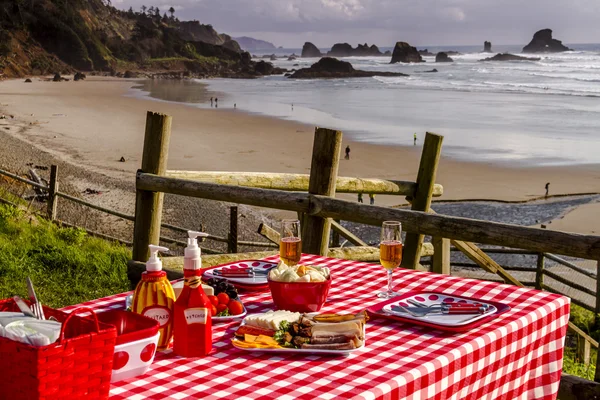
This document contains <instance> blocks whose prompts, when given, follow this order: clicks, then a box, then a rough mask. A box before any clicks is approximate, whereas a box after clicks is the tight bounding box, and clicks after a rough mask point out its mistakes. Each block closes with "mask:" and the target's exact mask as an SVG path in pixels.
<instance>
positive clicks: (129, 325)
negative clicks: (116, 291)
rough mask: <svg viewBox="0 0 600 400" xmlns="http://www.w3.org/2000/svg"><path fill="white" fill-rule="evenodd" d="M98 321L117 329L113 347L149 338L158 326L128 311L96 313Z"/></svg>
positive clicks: (150, 319) (156, 323)
mask: <svg viewBox="0 0 600 400" xmlns="http://www.w3.org/2000/svg"><path fill="white" fill-rule="evenodd" d="M97 315H98V320H99V321H100V322H104V323H106V324H111V325H114V326H115V327H116V328H117V342H116V343H115V345H120V344H123V343H129V342H135V341H137V340H141V339H146V338H150V337H152V336H154V335H156V333H157V332H158V329H159V328H160V324H159V323H158V321H155V320H153V319H152V318H148V317H144V316H143V315H139V314H136V313H133V312H130V311H123V310H109V311H105V312H100V313H97Z"/></svg>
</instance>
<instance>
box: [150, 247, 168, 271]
mask: <svg viewBox="0 0 600 400" xmlns="http://www.w3.org/2000/svg"><path fill="white" fill-rule="evenodd" d="M148 248H149V249H150V258H149V259H148V261H147V262H146V271H161V270H162V261H161V260H160V258H158V252H159V251H169V249H167V248H166V247H162V246H155V245H153V244H151V245H149V246H148Z"/></svg>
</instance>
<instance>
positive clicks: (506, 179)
mask: <svg viewBox="0 0 600 400" xmlns="http://www.w3.org/2000/svg"><path fill="white" fill-rule="evenodd" d="M142 81H143V80H127V81H125V80H123V79H118V78H100V77H90V78H88V79H87V80H86V81H83V82H72V81H71V82H60V83H55V82H42V81H38V80H34V82H33V83H28V84H25V83H23V82H22V80H7V81H3V82H0V93H2V94H3V96H2V101H1V102H0V110H1V112H2V113H3V114H5V115H9V116H10V115H13V116H14V118H10V117H7V118H8V119H6V120H2V122H3V123H4V124H8V126H9V127H10V128H9V129H5V128H6V126H5V125H2V129H3V131H4V132H5V133H9V134H10V135H12V136H15V137H17V138H20V139H23V140H25V141H27V142H30V143H32V144H33V145H34V146H37V147H39V148H42V149H44V150H45V151H48V152H50V153H52V154H53V155H55V156H57V157H59V158H61V159H63V160H65V161H68V162H70V163H72V164H74V165H78V166H81V167H83V168H85V169H87V170H91V171H95V172H100V173H102V174H105V175H107V176H109V177H113V178H117V179H120V180H122V181H124V182H128V183H129V184H131V183H133V181H134V177H135V171H136V170H137V169H138V168H139V165H140V163H141V153H142V147H143V137H144V126H145V115H146V111H148V110H152V111H159V112H162V113H165V114H168V115H171V116H172V117H173V127H172V138H171V145H170V152H169V162H168V165H169V169H171V170H213V171H254V172H287V173H309V169H310V162H311V152H312V139H313V134H312V133H313V130H314V126H311V125H307V124H301V123H297V122H293V121H286V120H281V119H277V118H275V117H268V116H264V115H256V114H248V113H245V112H244V111H241V110H233V109H225V108H222V109H219V110H215V109H210V108H208V109H205V108H201V107H194V106H193V105H186V104H184V103H176V102H168V101H162V100H156V99H153V98H149V97H146V98H140V97H139V96H135V95H131V94H132V90H136V89H132V87H133V86H139V85H140V83H141V82H142ZM90 93H91V95H90ZM333 128H335V127H333ZM348 144H349V145H350V146H351V159H350V160H349V161H348V160H343V159H342V160H341V162H340V168H339V175H340V176H356V177H365V178H366V177H369V178H372V177H375V178H383V179H395V180H407V181H414V180H415V179H416V175H417V170H418V165H419V160H420V156H421V146H419V145H417V146H386V145H377V144H368V143H363V142H355V141H351V140H344V141H343V147H345V146H346V145H348ZM122 156H123V157H125V159H126V162H125V163H121V162H119V159H120V158H121V157H122ZM25 162H26V161H25V160H23V163H25ZM598 170H599V169H598V165H597V164H583V165H572V166H543V167H523V166H502V165H495V164H491V163H488V162H476V161H473V162H469V161H460V160H456V159H453V158H450V157H447V156H444V152H443V149H442V157H441V160H440V165H439V171H438V178H437V182H438V183H441V184H442V185H443V186H444V195H443V196H442V197H441V198H436V199H435V200H440V201H448V200H450V201H454V200H463V199H474V198H475V199H480V200H484V201H485V200H499V201H523V200H530V199H533V198H536V197H540V196H542V197H543V195H544V192H545V189H544V185H545V183H546V182H550V183H551V185H550V194H551V195H556V194H579V193H590V192H595V193H600V174H598V173H597V171H598ZM339 197H340V198H343V199H347V200H352V201H355V200H356V197H355V196H353V195H340V196H339ZM376 203H377V204H380V205H390V206H391V205H398V204H403V203H405V201H404V199H403V198H400V199H399V198H398V197H396V196H377V198H376ZM166 211H167V212H168V210H166ZM586 214H587V213H586ZM473 218H477V216H476V215H473ZM577 220H579V221H581V220H584V219H582V218H581V217H579V218H577ZM586 225H587V224H586Z"/></svg>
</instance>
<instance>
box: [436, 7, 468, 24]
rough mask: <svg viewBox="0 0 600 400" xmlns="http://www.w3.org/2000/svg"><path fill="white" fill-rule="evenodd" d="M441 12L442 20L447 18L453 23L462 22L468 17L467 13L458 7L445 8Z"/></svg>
mask: <svg viewBox="0 0 600 400" xmlns="http://www.w3.org/2000/svg"><path fill="white" fill-rule="evenodd" d="M440 11H441V15H442V18H447V19H448V20H451V21H456V22H462V21H464V20H465V18H466V17H467V16H466V15H465V12H464V11H463V10H461V9H460V8H458V7H445V8H442V9H441V10H440Z"/></svg>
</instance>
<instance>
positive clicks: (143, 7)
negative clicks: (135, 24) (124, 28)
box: [141, 6, 148, 15]
mask: <svg viewBox="0 0 600 400" xmlns="http://www.w3.org/2000/svg"><path fill="white" fill-rule="evenodd" d="M141 9H142V15H146V10H147V9H148V7H146V6H142V7H141Z"/></svg>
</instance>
